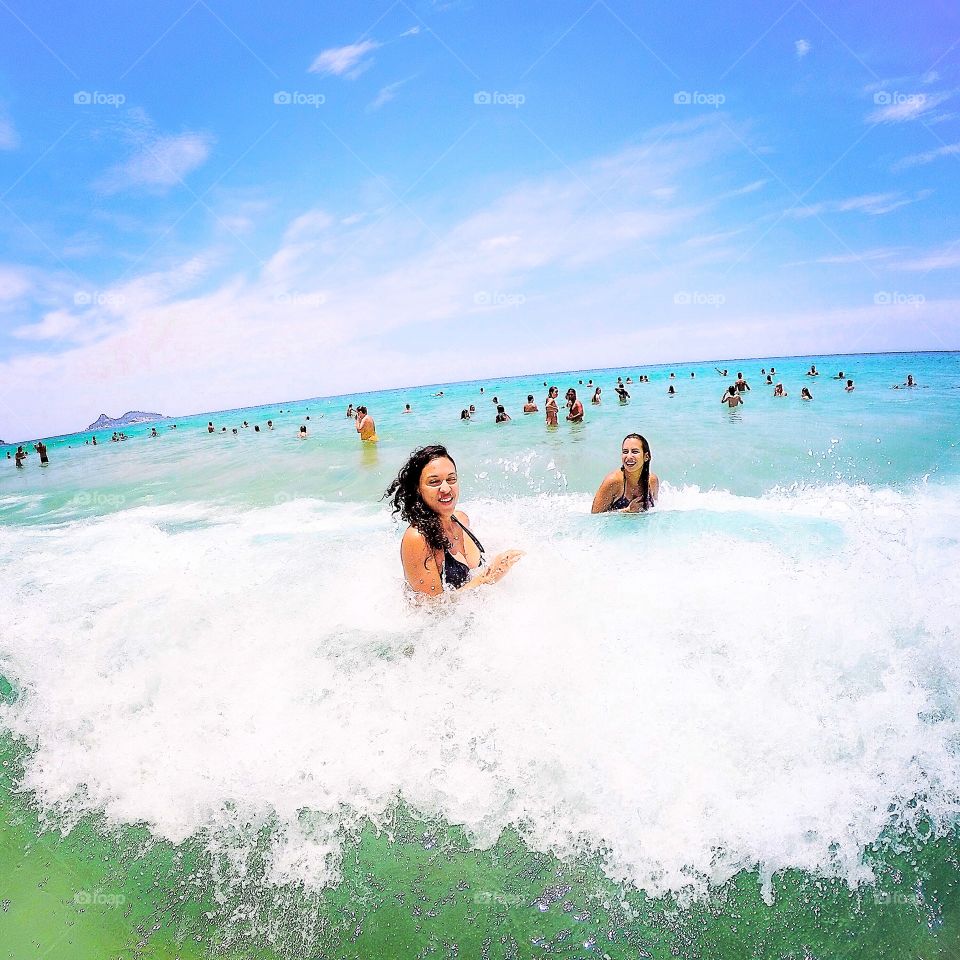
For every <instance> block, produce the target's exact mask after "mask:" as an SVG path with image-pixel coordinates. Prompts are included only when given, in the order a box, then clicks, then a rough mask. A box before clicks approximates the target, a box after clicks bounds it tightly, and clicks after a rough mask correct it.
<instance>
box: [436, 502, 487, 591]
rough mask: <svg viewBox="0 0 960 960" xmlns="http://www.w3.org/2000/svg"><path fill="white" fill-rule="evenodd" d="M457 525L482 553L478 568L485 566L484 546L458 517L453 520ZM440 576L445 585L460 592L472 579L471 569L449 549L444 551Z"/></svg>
mask: <svg viewBox="0 0 960 960" xmlns="http://www.w3.org/2000/svg"><path fill="white" fill-rule="evenodd" d="M453 520H454V522H455V523H456V525H457V526H458V527H459V528H460V529H461V530H462V531H463V532H464V533H465V534H466V535H467V536H468V537H469V538H470V539H471V540H472V541H473V542H474V543H475V544H476V545H477V549H478V550H479V551H480V563H479V564H477V566H482V565H483V544H482V543H481V542H480V541H479V540H478V539H477V538H476V537H475V536H474V535H473V534H472V533H471V532H470V531H469V530H468V529H467V528H466V527H465V526H464V525H463V524H462V523H461V522H460V521H459V520H457V518H456V517H454V518H453ZM440 576H441V577H442V578H443V581H444V583H446V584H447V585H448V586H450V587H452V588H453V589H454V590H459V589H460V588H461V587H462V586H463V585H464V584H465V583H466V582H467V581H468V580H469V579H470V567H468V566H467V564H465V563H463V562H462V561H460V560H458V559H457V558H456V557H455V556H454V555H453V554H452V553H451V552H450V551H449V550H448V549H444V551H443V570H441V571H440Z"/></svg>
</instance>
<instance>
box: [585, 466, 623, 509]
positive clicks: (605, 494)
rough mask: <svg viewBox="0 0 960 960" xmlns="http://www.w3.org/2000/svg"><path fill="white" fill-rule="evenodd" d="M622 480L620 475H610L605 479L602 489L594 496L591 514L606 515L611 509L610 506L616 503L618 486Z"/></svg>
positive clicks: (601, 485)
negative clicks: (615, 495)
mask: <svg viewBox="0 0 960 960" xmlns="http://www.w3.org/2000/svg"><path fill="white" fill-rule="evenodd" d="M620 478H621V474H620V473H610V474H607V476H605V477H604V478H603V483H601V484H600V489H599V490H598V491H597V492H596V494H594V497H593V506H591V507H590V512H591V513H606V512H607V511H608V510H609V509H610V504H611V503H613V501H614V494H615V492H616V485H617V483H618V482H619V480H620Z"/></svg>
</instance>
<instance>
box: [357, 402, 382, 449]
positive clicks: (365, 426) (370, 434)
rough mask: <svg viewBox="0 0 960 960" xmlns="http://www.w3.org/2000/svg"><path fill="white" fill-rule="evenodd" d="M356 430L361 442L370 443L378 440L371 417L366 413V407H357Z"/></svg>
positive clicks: (375, 427) (375, 426)
mask: <svg viewBox="0 0 960 960" xmlns="http://www.w3.org/2000/svg"><path fill="white" fill-rule="evenodd" d="M356 428H357V433H359V434H360V439H361V440H366V441H370V442H371V443H372V442H374V441H376V440H379V439H380V438H379V437H378V436H377V425H376V424H375V423H374V421H373V417H371V416H370V414H369V413H368V412H367V408H366V407H357V418H356Z"/></svg>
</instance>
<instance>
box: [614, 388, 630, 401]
mask: <svg viewBox="0 0 960 960" xmlns="http://www.w3.org/2000/svg"><path fill="white" fill-rule="evenodd" d="M613 389H614V390H615V391H616V394H617V397H618V398H619V400H620V402H621V403H628V402H629V401H630V394H629V393H628V392H627V388H626V387H625V386H624V385H623V384H622V383H618V384H617V385H616V386H615V387H614V388H613Z"/></svg>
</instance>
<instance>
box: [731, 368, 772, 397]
mask: <svg viewBox="0 0 960 960" xmlns="http://www.w3.org/2000/svg"><path fill="white" fill-rule="evenodd" d="M770 373H771V374H772V373H773V367H771V368H770ZM734 386H735V387H736V388H737V392H738V393H743V392H744V391H745V390H749V389H750V384H749V383H747V381H746V380H744V379H743V374H742V373H739V372H738V373H737V382H736V383H735V384H734Z"/></svg>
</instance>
